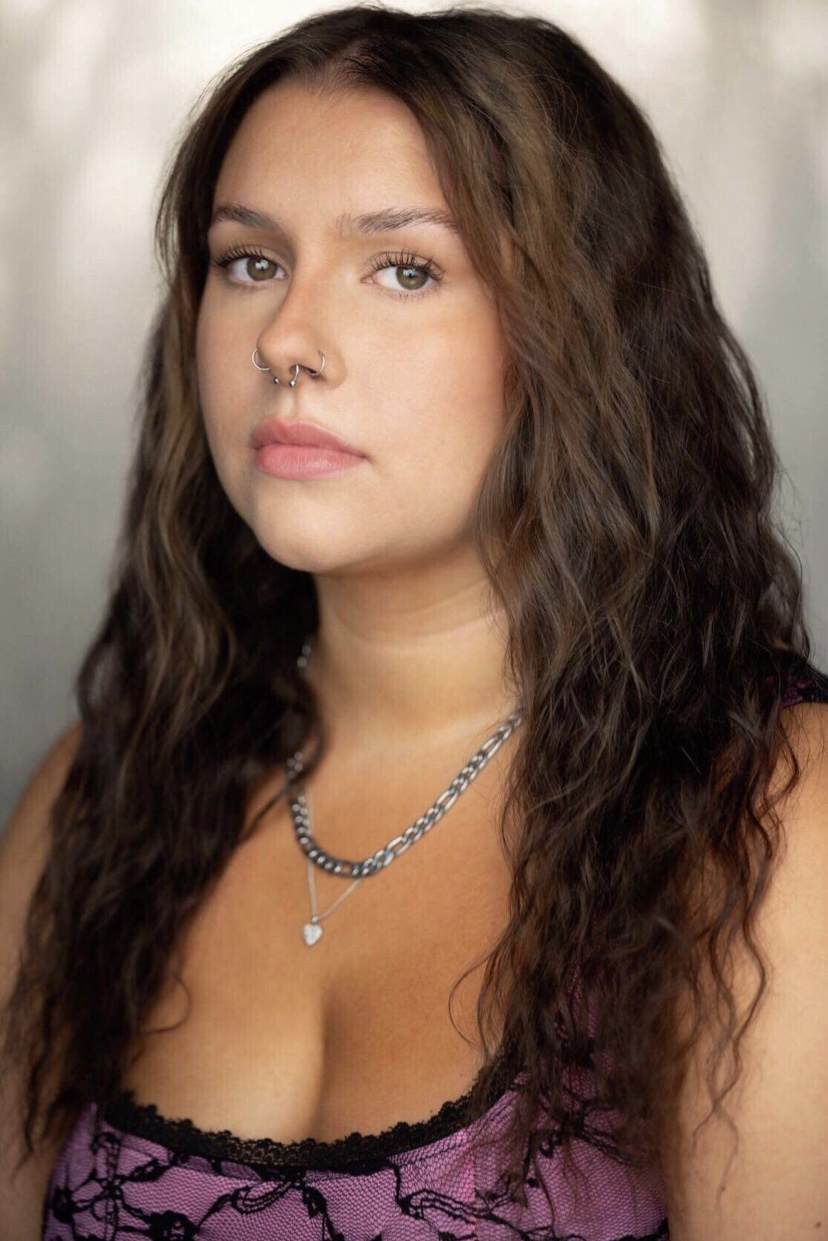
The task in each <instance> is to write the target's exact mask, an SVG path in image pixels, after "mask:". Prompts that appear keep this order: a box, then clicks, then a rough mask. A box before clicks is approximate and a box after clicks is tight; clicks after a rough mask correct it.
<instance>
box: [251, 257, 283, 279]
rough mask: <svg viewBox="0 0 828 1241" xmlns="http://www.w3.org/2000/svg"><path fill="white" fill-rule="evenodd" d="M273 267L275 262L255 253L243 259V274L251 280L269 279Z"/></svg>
mask: <svg viewBox="0 0 828 1241" xmlns="http://www.w3.org/2000/svg"><path fill="white" fill-rule="evenodd" d="M275 267H276V264H275V263H272V262H271V261H270V259H264V258H262V257H261V255H257V254H251V255H250V256H249V257H248V258H246V259H245V260H244V272H245V275H246V276H248V277H249V278H250V279H251V280H256V281H262V280H270V279H271V277H272V275H273V270H274V268H275Z"/></svg>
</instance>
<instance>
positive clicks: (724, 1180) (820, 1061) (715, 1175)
mask: <svg viewBox="0 0 828 1241" xmlns="http://www.w3.org/2000/svg"><path fill="white" fill-rule="evenodd" d="M785 725H786V728H787V731H788V735H789V740H790V745H791V749H792V751H793V753H794V755H795V757H796V760H797V763H798V765H799V768H800V772H801V774H800V777H799V781H798V783H797V784H796V786H795V787H794V788H793V789H792V790H791V791H790V792H789V793H783V792H782V790H783V789H784V786H785V784H786V782H787V778H788V775H789V774H790V765H789V764H786V763H781V764H780V766H779V770H778V771H777V772H776V773H775V775H774V779H773V781H772V782H771V791H772V792H777V793H779V794H780V796H779V800H778V801H777V802H776V806H775V810H776V814H777V815H778V817H779V820H780V824H781V829H782V842H781V848H780V850H779V854H778V860H777V862H776V865H775V868H774V870H773V873H772V877H771V880H770V884H769V887H768V890H767V892H766V895H765V897H764V900H763V902H762V905H761V908H760V911H759V917H758V919H757V925H756V937H757V939H758V942H759V945H760V949H761V951H762V953H763V956H764V958H765V962H766V966H767V988H766V992H765V995H764V997H763V999H762V1002H761V1003H760V1005H759V1007H758V1010H757V1011H756V1014H755V1016H754V1018H753V1020H752V1022H751V1024H750V1025H749V1026H748V1029H747V1031H746V1034H745V1037H744V1039H743V1041H742V1044H741V1075H740V1077H739V1080H738V1082H737V1085H736V1087H735V1088H734V1089H733V1091H732V1092H731V1093H730V1094H728V1096H727V1098H726V1101H725V1106H726V1109H727V1114H728V1117H729V1119H730V1122H732V1123H728V1121H727V1119H721V1118H719V1117H713V1118H711V1119H710V1120H709V1121H707V1122H706V1123H704V1124H702V1122H703V1121H705V1118H706V1117H707V1115H708V1112H709V1101H708V1096H707V1090H706V1087H705V1085H704V1078H705V1073H706V1069H707V1063H708V1056H709V1051H710V1047H709V1044H708V1045H707V1046H704V1045H699V1047H698V1048H697V1049H696V1053H695V1054H694V1058H693V1062H692V1063H691V1066H690V1072H689V1074H688V1079H687V1082H686V1085H685V1088H684V1090H683V1093H682V1096H681V1098H680V1101H679V1107H678V1111H677V1117H676V1133H675V1135H673V1136H674V1139H675V1141H674V1146H673V1150H672V1152H671V1154H670V1156H669V1173H668V1184H667V1190H668V1198H669V1201H670V1235H671V1237H672V1238H673V1241H702V1238H704V1239H705V1241H707V1239H708V1238H710V1237H716V1238H717V1239H718V1241H737V1238H738V1239H739V1241H741V1239H742V1238H744V1237H750V1238H751V1241H793V1238H796V1239H797V1241H800V1239H801V1238H804V1237H810V1236H814V1237H816V1236H821V1235H823V1233H824V1232H825V1231H828V966H826V960H827V959H828V955H827V954H826V947H828V899H826V893H828V704H823V703H799V704H797V705H795V706H793V707H790V708H788V709H786V711H785ZM756 978H757V975H756V969H755V966H754V964H753V962H752V961H751V959H750V958H749V956H748V954H747V953H746V952H744V951H743V952H740V954H739V955H738V956H737V957H736V959H735V961H734V977H733V982H734V990H735V993H736V995H737V998H738V999H739V1000H740V1001H742V1002H743V1003H745V1002H749V999H750V996H751V995H752V994H753V992H754V989H755V984H756ZM699 1126H701V1127H699Z"/></svg>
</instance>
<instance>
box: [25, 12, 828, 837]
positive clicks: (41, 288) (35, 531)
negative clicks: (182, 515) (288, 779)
mask: <svg viewBox="0 0 828 1241" xmlns="http://www.w3.org/2000/svg"><path fill="white" fill-rule="evenodd" d="M320 7H322V5H318V4H310V3H307V2H305V0H281V2H280V3H272V2H267V0H234V3H233V4H232V5H228V4H227V3H226V0H0V160H1V161H2V169H3V175H2V180H0V214H1V215H2V229H0V239H1V240H0V342H2V345H1V346H0V347H1V348H2V358H3V378H4V381H5V399H4V402H3V408H2V414H1V415H0V519H2V530H3V539H2V547H1V548H0V556H1V557H2V561H1V562H0V573H1V574H2V601H3V608H2V661H0V686H1V687H2V695H1V697H2V721H0V727H1V728H2V738H3V742H2V746H0V816H2V818H3V819H5V817H6V814H7V812H8V811H9V809H10V808H11V805H12V804H13V801H14V800H15V798H16V797H17V795H18V793H19V791H20V789H21V787H22V785H23V782H24V780H25V778H26V776H27V774H28V772H29V771H30V769H31V768H32V766H33V765H34V764H35V762H36V761H37V759H38V757H39V756H40V755H41V754H42V753H43V751H44V750H45V749H46V748H47V746H48V745H49V744H50V743H51V741H52V739H53V738H54V737H55V736H56V735H57V733H58V732H59V731H61V730H62V729H63V728H65V727H66V725H67V724H68V723H69V722H70V720H71V719H72V718H73V713H74V708H73V700H72V688H71V687H72V679H73V677H74V674H75V671H76V668H77V666H78V662H79V660H80V658H81V655H82V653H83V651H84V649H85V647H86V645H87V643H88V642H89V640H90V638H91V635H92V632H93V629H94V627H95V625H96V622H97V620H98V617H99V615H100V611H101V608H102V604H103V601H104V592H105V587H106V581H107V573H108V569H109V564H110V558H111V553H112V548H113V544H114V539H115V534H116V529H117V524H118V521H119V518H120V511H121V503H122V495H123V484H124V475H125V470H126V466H127V462H128V458H129V454H130V450H131V444H132V432H133V426H132V419H133V409H134V404H135V383H136V377H137V370H138V363H139V358H140V355H141V350H142V347H143V341H144V337H145V334H146V331H147V328H148V325H149V322H150V318H151V314H152V309H153V306H154V304H155V301H156V297H157V292H158V277H157V273H156V271H155V267H154V260H153V256H152V244H151V230H152V217H153V210H154V207H155V204H156V201H157V191H158V186H159V181H160V176H161V171H162V169H163V166H164V164H165V160H166V158H167V157H168V155H169V153H170V151H171V148H172V145H173V143H174V140H175V137H176V135H177V133H178V132H179V131H180V128H181V126H182V124H183V122H184V120H185V117H186V114H187V110H188V108H189V106H190V105H191V103H192V102H193V101H194V99H195V98H196V96H197V94H198V93H199V91H200V90H201V89H202V88H203V87H204V86H205V85H206V83H207V81H208V80H209V78H210V77H211V75H212V74H213V73H215V72H217V71H218V70H219V69H220V68H221V67H222V66H223V65H224V64H225V63H226V62H227V61H228V60H229V59H231V58H232V57H233V56H235V55H236V54H237V53H238V52H240V51H242V50H243V49H245V48H247V47H249V46H250V45H251V44H253V43H255V42H258V41H259V40H261V39H264V38H267V37H269V36H270V35H272V34H273V33H274V32H276V31H277V30H278V29H280V28H282V27H283V26H286V25H288V24H289V23H291V22H292V21H294V20H296V19H297V18H299V17H301V16H303V15H304V14H305V13H307V12H309V11H312V10H314V9H318V8H320ZM324 7H326V8H327V7H334V6H333V5H325V6H324ZM401 7H405V8H409V9H419V10H422V9H433V8H437V7H440V5H438V4H416V3H403V4H402V5H401ZM503 7H506V8H509V7H511V9H512V11H516V12H517V11H524V12H528V11H534V12H540V13H542V14H543V15H544V16H546V17H548V18H550V19H551V20H553V21H559V22H560V23H561V24H562V25H563V26H564V27H565V28H567V29H568V30H569V31H570V32H571V33H573V34H575V35H576V36H579V37H580V38H581V39H583V41H584V42H585V44H586V46H587V47H588V48H589V49H590V50H591V51H592V52H594V53H595V55H597V57H598V58H599V60H601V61H602V62H603V63H604V64H605V65H606V66H607V67H608V68H609V69H610V71H611V72H613V73H615V74H616V76H618V77H619V79H620V80H621V82H622V83H623V84H624V85H625V86H626V87H627V88H628V89H629V90H630V91H631V92H632V94H633V95H634V97H635V98H636V99H637V100H638V102H639V103H640V104H641V105H642V106H643V107H644V109H645V111H646V112H647V114H648V115H649V117H650V119H651V121H652V123H653V125H654V127H655V129H656V132H657V133H658V134H659V136H660V137H661V139H662V141H663V143H664V146H665V149H666V151H667V154H668V157H669V161H670V163H671V166H672V168H673V171H674V173H675V175H676V176H677V178H678V181H679V184H680V186H681V187H682V189H683V191H684V194H685V197H686V199H687V201H688V204H689V207H690V210H691V214H692V216H693V218H694V220H695V222H696V224H697V227H698V228H699V231H700V233H701V235H702V237H703V239H704V241H705V243H706V247H707V251H708V255H709V258H710V261H711V266H712V270H713V277H714V281H715V283H716V287H717V290H718V294H719V299H720V302H721V303H722V305H723V307H724V310H725V313H726V314H727V316H728V318H729V320H730V322H731V323H732V325H733V326H734V327H735V329H736V331H737V334H738V335H739V337H740V339H741V340H742V342H743V343H744V344H745V346H746V347H747V350H748V353H749V355H750V356H751V358H752V360H753V361H754V363H755V364H756V367H757V369H758V372H759V377H760V380H761V382H762V385H763V388H764V391H765V393H766V396H767V400H768V403H769V407H770V413H771V417H772V422H773V427H774V432H775V436H776V442H777V446H778V448H779V452H780V455H781V457H782V461H783V463H784V465H785V467H786V475H787V476H786V479H785V488H784V494H783V506H782V514H783V517H784V520H785V524H786V528H787V530H788V532H789V536H790V538H791V541H792V543H793V545H794V547H795V548H796V549H797V551H798V552H799V554H800V556H801V559H802V563H803V570H804V576H805V582H806V587H807V591H808V594H807V598H808V610H809V616H810V621H811V625H812V628H813V632H814V635H815V639H816V652H815V662H817V663H818V664H819V665H820V666H821V667H823V668H826V667H828V622H827V621H826V617H828V572H827V571H826V567H825V557H824V555H823V548H824V545H825V536H826V533H828V500H826V494H825V491H824V489H823V488H822V486H821V484H822V482H823V481H824V477H825V473H826V464H827V463H828V423H827V422H826V418H825V414H824V400H823V393H824V392H825V389H826V385H827V384H828V364H826V352H825V348H824V344H823V340H822V333H821V331H820V329H821V328H823V327H824V312H825V301H826V299H825V293H826V284H827V283H828V272H826V267H827V266H828V258H826V255H828V248H826V244H825V243H826V213H825V204H826V198H828V73H826V55H825V49H826V48H828V4H826V3H825V0H635V2H634V3H631V2H630V0H545V2H544V0H535V2H534V3H533V4H527V5H526V6H525V7H524V8H523V9H522V10H520V9H518V8H517V7H516V6H508V5H504V6H503Z"/></svg>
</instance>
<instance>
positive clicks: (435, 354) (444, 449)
mask: <svg viewBox="0 0 828 1241" xmlns="http://www.w3.org/2000/svg"><path fill="white" fill-rule="evenodd" d="M389 208H393V209H394V210H395V211H397V212H401V211H403V210H405V209H408V208H427V209H430V210H432V211H436V212H443V213H445V214H448V213H449V207H448V204H447V203H446V201H445V198H444V196H443V194H442V192H441V190H440V187H439V184H438V181H437V178H436V175H435V173H434V170H433V168H432V166H431V164H430V161H429V157H428V153H427V149H426V144H425V138H424V136H423V133H422V131H421V129H420V127H419V125H418V123H417V121H416V120H415V118H414V116H413V114H412V113H411V112H409V110H408V109H407V108H406V107H405V106H404V105H403V104H402V103H401V102H400V101H399V100H397V99H395V98H393V97H391V96H388V95H386V94H384V93H383V92H380V91H374V90H367V89H366V90H360V91H358V92H349V93H347V94H339V95H337V96H335V97H334V96H331V95H328V96H325V95H323V94H321V93H319V92H317V91H314V90H312V89H310V88H308V87H305V86H300V85H299V84H297V83H287V82H286V83H281V84H279V85H277V86H276V87H274V88H271V89H270V90H269V91H268V92H266V93H265V94H263V95H262V96H260V97H259V99H258V100H257V101H256V102H255V103H254V105H253V106H252V108H251V109H250V111H249V112H248V113H247V115H246V117H245V119H244V121H243V123H242V125H241V127H240V129H239V131H238V132H237V134H236V136H235V138H234V140H233V142H232V144H231V146H230V148H229V150H228V152H227V155H226V157H225V160H224V163H223V165H222V168H221V172H220V176H219V179H218V184H217V186H216V193H215V199H214V220H213V224H212V225H211V228H210V233H209V238H208V240H209V250H210V258H211V263H210V269H209V275H208V278H207V282H206V286H205V289H204V294H203V298H202V302H201V307H200V311H199V319H198V333H197V358H198V379H199V390H200V395H201V405H202V411H203V416H204V422H205V427H206V433H207V438H208V441H209V445H210V450H211V453H212V456H213V459H214V462H215V465H216V469H217V472H218V475H219V478H220V480H221V482H222V485H223V487H224V489H225V491H226V492H227V495H228V497H229V499H230V501H231V503H232V504H233V506H234V507H235V509H236V510H237V512H238V513H239V515H240V516H241V517H242V519H243V520H244V521H245V522H246V523H247V524H248V525H249V526H250V527H251V529H252V531H253V533H254V534H255V536H256V538H257V539H258V541H259V543H260V544H261V546H262V547H263V548H264V549H265V550H266V551H267V552H268V553H269V554H270V555H271V556H273V557H274V558H275V559H277V560H279V561H280V562H282V563H284V564H287V565H289V566H291V567H292V568H297V569H303V570H306V571H308V572H312V573H323V574H324V573H355V572H359V571H362V572H366V571H370V572H384V571H386V570H390V569H394V570H400V569H402V568H405V567H406V566H411V565H414V564H418V565H423V564H427V563H429V562H432V561H435V560H439V559H449V558H455V557H456V556H457V554H458V552H460V553H462V552H463V549H468V548H469V547H470V541H469V520H470V515H471V511H472V507H473V504H474V500H475V497H476V495H477V492H478V489H479V486H480V482H481V479H482V476H483V473H484V471H485V467H486V464H487V462H488V461H489V459H490V457H491V454H492V451H493V449H494V447H495V445H496V443H497V441H498V439H499V437H500V435H501V433H502V430H503V422H504V411H503V375H504V369H505V365H506V358H505V352H504V346H503V341H502V336H501V330H500V324H499V317H498V313H497V308H496V306H495V303H494V299H493V297H492V294H491V293H490V292H489V291H488V290H487V289H486V288H485V287H484V285H483V283H482V282H481V280H480V279H479V277H478V276H477V274H476V272H475V270H474V268H473V266H472V264H471V261H470V259H469V257H468V255H467V254H466V251H465V248H464V245H463V242H462V240H461V238H460V236H459V234H458V233H457V232H456V231H454V230H453V229H452V228H451V227H450V226H447V225H446V224H437V223H433V222H431V223H429V222H419V223H408V224H406V225H405V227H402V228H394V229H391V228H389V223H390V222H389V221H388V220H386V221H383V222H381V224H382V228H381V230H380V231H377V230H376V226H375V228H374V229H372V231H365V230H364V229H358V228H357V227H356V225H355V224H354V223H351V224H350V225H349V226H346V225H345V224H343V223H342V219H341V217H344V216H348V217H356V216H360V215H363V214H366V213H378V212H382V211H386V210H387V209H389ZM254 348H257V349H258V354H257V356H256V361H257V362H258V363H259V365H261V366H267V367H269V368H270V370H269V372H263V371H259V370H257V369H256V368H255V366H254V365H253V362H252V361H251V354H252V351H253V349H254ZM320 350H321V351H322V352H323V353H324V357H325V365H324V369H323V370H322V373H321V374H320V375H319V376H318V377H316V378H314V377H312V376H311V375H310V374H309V370H317V369H318V368H319V366H320V354H319V351H320ZM295 363H299V364H300V365H301V367H302V368H303V369H301V370H300V372H299V378H298V381H297V383H296V386H295V387H294V388H291V387H290V386H289V383H288V381H289V380H290V379H291V378H292V377H293V375H294V374H295V370H294V364H295ZM273 375H277V376H278V377H279V378H280V380H281V382H280V384H279V385H278V386H276V385H275V384H274V383H273ZM273 419H278V420H279V421H280V422H281V423H283V424H296V423H298V422H301V423H305V424H311V426H312V427H314V428H316V429H321V430H324V431H329V432H331V433H333V434H334V435H336V436H338V437H339V438H340V439H342V440H344V441H345V443H346V444H348V445H350V446H351V447H353V448H355V449H356V450H358V452H359V453H360V454H362V455H361V456H360V457H359V458H351V461H352V462H355V464H353V465H352V466H351V468H346V469H338V470H335V471H334V472H329V473H326V474H317V475H315V476H312V477H301V478H297V477H286V476H285V475H284V472H283V471H282V469H281V466H279V465H278V464H276V465H274V459H275V457H279V456H284V453H280V452H279V450H274V449H272V448H257V444H258V443H259V442H260V439H263V438H267V437H268V428H267V427H265V428H264V429H263V424H270V430H271V431H272V428H273V423H272V420H273ZM294 455H295V454H294Z"/></svg>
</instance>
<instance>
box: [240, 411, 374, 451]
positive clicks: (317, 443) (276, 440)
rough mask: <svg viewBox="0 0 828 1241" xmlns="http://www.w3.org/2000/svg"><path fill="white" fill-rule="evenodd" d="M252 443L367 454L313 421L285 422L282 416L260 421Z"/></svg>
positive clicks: (258, 446)
mask: <svg viewBox="0 0 828 1241" xmlns="http://www.w3.org/2000/svg"><path fill="white" fill-rule="evenodd" d="M251 443H252V445H253V447H254V448H264V447H265V446H266V445H267V444H293V445H296V446H298V447H300V448H332V449H334V450H335V451H336V452H347V453H351V454H352V455H353V456H355V457H363V456H365V454H364V453H362V452H360V450H359V449H358V448H355V447H354V446H353V444H346V442H345V440H342V439H340V438H339V436H338V435H334V434H333V432H331V431H324V430H323V429H322V427H317V426H315V425H314V424H313V423H312V422H284V421H283V420H282V419H281V418H268V420H267V421H266V422H260V423H259V425H258V426H257V427H256V430H255V431H254V432H253V436H252V438H251Z"/></svg>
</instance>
